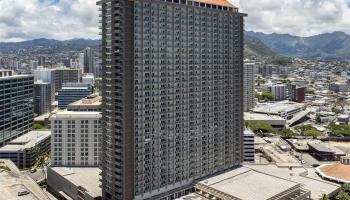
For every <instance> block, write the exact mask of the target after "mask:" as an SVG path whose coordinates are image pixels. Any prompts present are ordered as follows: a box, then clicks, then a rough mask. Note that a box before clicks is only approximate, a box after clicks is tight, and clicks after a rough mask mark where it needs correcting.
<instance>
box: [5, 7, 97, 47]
mask: <svg viewBox="0 0 350 200" xmlns="http://www.w3.org/2000/svg"><path fill="white" fill-rule="evenodd" d="M55 2H56V3H55ZM0 8H1V12H0V41H20V40H28V39H34V38H41V37H45V38H53V39H60V40H64V39H72V38H98V7H97V6H96V1H95V0H60V1H57V0H0Z"/></svg>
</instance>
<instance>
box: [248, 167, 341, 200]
mask: <svg viewBox="0 0 350 200" xmlns="http://www.w3.org/2000/svg"><path fill="white" fill-rule="evenodd" d="M244 166H246V167H248V168H250V169H254V170H256V171H259V172H262V173H267V174H271V175H273V176H277V177H280V178H284V179H287V180H290V181H293V182H297V183H300V184H302V185H304V187H305V189H308V190H310V191H311V198H312V199H320V198H321V197H322V195H323V194H334V193H335V192H336V191H337V190H338V189H339V188H340V184H336V183H333V182H330V181H325V180H323V179H322V178H321V177H319V176H318V175H317V173H316V170H315V168H304V167H302V166H300V167H295V166H294V167H293V166H292V169H290V168H289V167H288V164H287V165H286V166H277V165H273V164H271V165H254V164H251V165H244ZM261 184H265V183H264V182H261Z"/></svg>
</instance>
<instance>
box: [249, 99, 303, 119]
mask: <svg viewBox="0 0 350 200" xmlns="http://www.w3.org/2000/svg"><path fill="white" fill-rule="evenodd" d="M304 109H305V105H303V104H300V103H295V102H289V101H280V102H274V103H263V104H259V105H257V106H255V107H254V109H252V111H253V112H255V113H262V114H268V115H278V116H281V117H283V118H284V119H292V118H293V117H294V116H296V115H297V114H298V113H300V112H302V111H303V110H304Z"/></svg>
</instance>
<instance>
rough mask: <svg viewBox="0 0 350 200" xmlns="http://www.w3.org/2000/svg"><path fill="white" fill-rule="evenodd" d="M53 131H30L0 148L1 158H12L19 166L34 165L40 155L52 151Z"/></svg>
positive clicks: (29, 166)
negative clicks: (51, 138) (51, 139)
mask: <svg viewBox="0 0 350 200" xmlns="http://www.w3.org/2000/svg"><path fill="white" fill-rule="evenodd" d="M50 137H51V131H30V132H28V133H26V134H24V135H22V136H20V137H18V138H16V139H14V140H12V141H10V142H9V143H8V144H7V145H6V146H4V147H2V148H0V159H10V160H11V161H12V162H13V163H14V164H15V165H16V166H17V167H18V168H20V169H29V168H31V167H33V166H34V165H35V163H36V161H37V158H38V156H40V155H43V154H45V153H49V151H50Z"/></svg>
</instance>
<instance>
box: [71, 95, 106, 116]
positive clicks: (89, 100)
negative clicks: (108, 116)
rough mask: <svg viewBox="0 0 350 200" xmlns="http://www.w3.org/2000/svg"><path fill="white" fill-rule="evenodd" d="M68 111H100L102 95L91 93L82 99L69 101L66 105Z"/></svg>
mask: <svg viewBox="0 0 350 200" xmlns="http://www.w3.org/2000/svg"><path fill="white" fill-rule="evenodd" d="M67 110H68V111H84V112H86V111H95V112H101V111H102V97H101V96H99V95H97V94H92V95H90V96H88V97H86V98H84V99H81V100H78V101H75V102H73V103H70V104H69V105H68V106H67Z"/></svg>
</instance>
